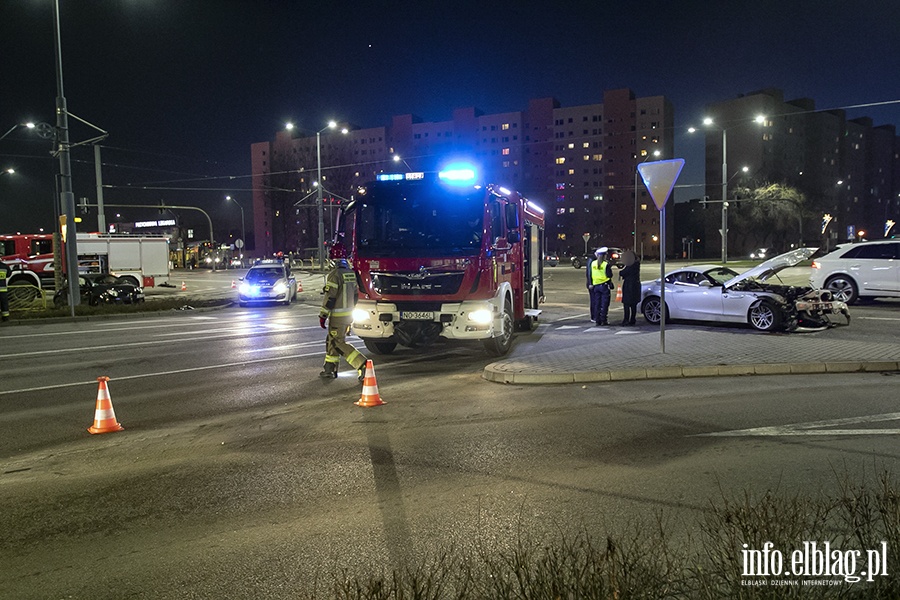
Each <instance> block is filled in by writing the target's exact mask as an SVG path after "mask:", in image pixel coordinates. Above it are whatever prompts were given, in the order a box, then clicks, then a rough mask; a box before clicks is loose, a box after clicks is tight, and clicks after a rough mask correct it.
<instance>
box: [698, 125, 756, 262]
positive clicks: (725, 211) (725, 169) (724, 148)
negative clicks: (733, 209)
mask: <svg viewBox="0 0 900 600" xmlns="http://www.w3.org/2000/svg"><path fill="white" fill-rule="evenodd" d="M765 121H766V118H765V116H763V115H757V116H756V117H755V118H754V119H753V122H754V123H758V124H763V123H765ZM703 125H704V126H705V127H711V128H716V129H719V130H721V131H722V230H721V233H722V264H725V263H727V262H728V128H727V127H717V126H716V125H715V123H714V121H713V120H712V117H706V118H704V119H703ZM695 131H697V130H696V129H695V128H694V127H689V128H688V133H694V132H695Z"/></svg>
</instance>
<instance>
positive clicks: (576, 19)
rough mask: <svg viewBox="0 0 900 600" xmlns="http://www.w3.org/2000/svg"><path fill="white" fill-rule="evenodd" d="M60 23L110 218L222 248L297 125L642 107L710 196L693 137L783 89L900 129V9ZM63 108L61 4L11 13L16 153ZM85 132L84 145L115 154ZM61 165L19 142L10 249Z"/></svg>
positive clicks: (95, 18)
mask: <svg viewBox="0 0 900 600" xmlns="http://www.w3.org/2000/svg"><path fill="white" fill-rule="evenodd" d="M59 3H60V12H61V28H62V54H63V73H64V77H65V90H64V91H65V96H66V99H67V102H68V107H69V111H70V112H71V113H73V114H75V115H77V116H78V117H81V118H82V119H84V120H86V121H89V122H91V123H93V124H95V125H97V126H99V127H101V128H102V129H105V130H107V131H108V132H109V137H108V138H107V139H106V140H105V141H104V142H103V162H104V170H103V176H104V183H106V184H108V185H111V186H113V187H111V188H110V189H107V190H105V192H104V196H105V199H106V202H107V203H115V202H118V203H142V204H143V203H146V204H155V203H156V202H158V201H159V200H165V201H167V202H168V203H170V204H190V205H197V206H200V207H202V208H205V209H206V210H208V211H210V212H211V214H212V216H213V220H214V222H215V227H216V230H217V231H224V230H226V229H236V228H239V227H240V212H239V210H238V209H237V207H235V206H234V205H230V206H229V205H226V204H225V203H224V201H223V200H222V199H223V198H224V196H225V195H226V194H231V195H232V196H235V197H236V198H237V199H238V200H239V201H240V202H241V203H242V204H243V205H244V208H245V211H246V212H247V216H248V229H249V227H250V226H249V211H248V210H247V209H248V208H249V207H250V193H249V191H248V189H249V174H250V144H251V143H253V142H258V141H265V140H269V139H271V138H272V137H273V135H274V133H275V131H276V130H278V129H280V128H282V127H283V125H284V123H285V121H287V120H291V121H293V122H295V123H296V124H298V125H299V126H301V127H304V128H306V129H319V128H321V127H322V126H324V124H325V122H326V121H327V120H328V119H330V118H336V119H338V120H341V121H347V122H350V123H353V124H356V125H359V126H362V127H376V126H382V125H387V124H389V123H390V119H391V117H392V116H393V115H395V114H406V113H413V114H416V115H418V116H420V117H422V118H423V119H425V120H426V121H432V120H438V121H440V120H449V119H450V118H451V113H452V110H453V109H454V108H458V107H463V106H476V107H478V108H479V109H481V110H483V111H484V112H485V113H493V112H507V111H517V110H523V109H524V108H525V107H526V106H527V102H528V99H529V98H537V97H546V96H554V97H556V98H557V99H558V100H559V101H560V102H561V104H562V105H563V106H574V105H580V104H591V103H596V102H601V101H602V93H603V90H606V89H614V88H621V87H630V88H631V89H633V90H634V92H635V94H636V95H637V96H653V95H665V96H667V97H668V98H669V99H670V100H671V101H672V103H673V104H674V107H675V123H676V138H675V149H676V155H677V156H681V157H684V158H685V159H686V160H687V166H686V168H685V171H684V173H683V174H682V176H681V179H680V180H679V184H683V185H691V184H700V183H702V178H703V165H702V162H703V149H702V144H703V142H702V138H688V137H687V136H686V135H682V134H681V133H680V132H682V131H684V130H685V129H686V128H687V126H688V125H689V124H692V123H697V122H698V121H699V119H700V117H701V116H702V114H703V112H704V107H705V106H706V105H707V104H709V103H713V102H717V101H721V100H726V99H729V98H734V97H736V96H737V95H739V94H741V93H747V92H752V91H755V90H759V89H762V88H767V87H776V88H781V89H783V90H784V92H785V98H786V99H793V98H798V97H809V98H812V99H814V100H815V102H816V107H817V108H839V107H845V106H852V105H857V104H865V103H876V102H890V101H895V102H894V103H893V104H888V105H886V106H883V107H872V108H864V109H854V110H850V111H848V116H849V117H850V118H855V117H859V116H871V117H872V118H873V120H874V122H875V124H876V125H880V124H886V123H890V124H894V125H897V126H900V103H897V102H896V101H897V100H900V3H898V2H896V1H895V0H885V1H869V0H858V1H857V2H853V3H848V2H838V1H829V0H824V1H822V0H819V1H815V2H814V1H792V0H777V1H769V0H761V1H756V2H740V1H735V2H672V1H670V2H660V1H648V2H630V1H619V2H606V1H603V0H592V1H581V2H568V1H565V0H560V1H556V2H532V1H530V0H523V1H521V2H506V1H495V2H485V1H482V2H469V1H455V2H441V3H437V2H435V3H432V2H427V1H426V2H390V1H385V2H340V1H329V2H312V1H299V0H298V1H292V2H289V1H277V0H240V1H239V0H77V1H76V0H59ZM55 98H56V80H55V70H54V49H53V19H52V4H51V0H0V135H2V133H3V132H5V131H6V130H7V129H9V128H10V127H12V126H14V125H15V124H16V123H22V122H25V121H29V120H33V121H46V122H48V123H51V124H55V116H54V107H55ZM70 126H71V139H72V141H73V142H75V141H80V140H84V139H87V138H89V137H93V136H94V135H95V134H94V133H93V131H92V130H91V129H89V128H88V127H86V126H84V125H80V124H77V122H76V121H74V120H71V121H70ZM49 150H50V142H48V141H46V140H40V139H39V138H37V137H36V136H35V135H34V133H33V132H30V131H28V130H26V129H24V128H20V129H17V130H16V131H14V132H13V133H12V134H10V135H9V136H8V137H7V138H6V139H4V140H2V141H0V167H2V168H3V169H6V168H7V167H13V168H15V169H16V171H17V172H16V173H15V174H14V175H8V174H3V175H0V233H8V232H13V231H22V232H34V231H36V230H37V229H38V228H39V227H44V228H45V229H46V228H50V227H51V226H52V222H53V219H54V209H53V206H54V202H55V195H54V191H53V181H54V173H55V172H56V169H57V162H56V161H55V159H53V158H52V157H51V156H50V154H49ZM72 159H73V169H74V175H73V185H74V189H75V195H76V198H78V197H81V196H88V197H89V198H90V199H91V200H90V201H92V202H93V199H94V197H95V190H94V185H95V182H94V172H93V164H92V161H93V154H92V152H91V151H90V149H89V148H76V149H75V150H73V154H72ZM146 187H154V188H169V189H152V190H149V189H141V188H146ZM698 189H699V188H698ZM696 195H698V194H697V193H695V192H692V191H691V190H690V189H689V188H688V189H684V190H681V191H679V196H678V197H677V199H680V200H684V199H687V198H690V197H693V196H696ZM108 212H109V211H108ZM121 212H122V213H123V220H136V219H137V220H140V219H149V218H156V217H155V216H154V215H156V211H155V210H150V211H139V210H126V209H122V210H121ZM107 218H108V220H113V219H112V217H111V215H109V214H108V217H107ZM94 219H95V217H91V218H90V220H89V222H91V223H95V222H96V221H95V220H94ZM217 237H222V236H217Z"/></svg>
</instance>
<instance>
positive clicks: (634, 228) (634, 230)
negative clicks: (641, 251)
mask: <svg viewBox="0 0 900 600" xmlns="http://www.w3.org/2000/svg"><path fill="white" fill-rule="evenodd" d="M660 154H661V152H660V151H659V150H654V151H653V153H652V154H648V155H647V158H645V159H644V160H642V161H641V164H643V163H645V162H647V161H648V160H650V157H651V156H652V157H653V158H659V155H660ZM637 221H638V170H637V168H635V169H634V223H632V225H631V229H632V231H631V235H632V237H633V239H632V242H631V249H632V250H633V251H634V252H637ZM585 254H587V253H586V252H585Z"/></svg>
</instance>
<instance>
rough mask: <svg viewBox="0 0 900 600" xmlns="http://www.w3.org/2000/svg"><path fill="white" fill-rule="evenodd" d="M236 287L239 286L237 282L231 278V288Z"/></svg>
mask: <svg viewBox="0 0 900 600" xmlns="http://www.w3.org/2000/svg"><path fill="white" fill-rule="evenodd" d="M236 287H237V282H236V281H235V280H234V279H232V280H231V289H234V288H236Z"/></svg>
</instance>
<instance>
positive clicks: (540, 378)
mask: <svg viewBox="0 0 900 600" xmlns="http://www.w3.org/2000/svg"><path fill="white" fill-rule="evenodd" d="M891 371H900V361H852V362H851V361H848V362H827V363H821V362H817V363H759V364H737V365H681V366H672V367H651V368H646V369H612V370H606V371H575V372H569V373H534V372H530V373H514V372H508V371H501V370H499V369H496V368H495V367H494V366H493V365H488V366H486V367H485V368H484V371H482V373H481V377H482V378H483V379H486V380H487V381H492V382H495V383H509V384H517V385H535V384H537V385H541V384H565V383H598V382H612V381H636V380H645V379H684V378H688V377H733V376H736V375H737V376H746V375H817V374H822V373H827V374H831V373H879V372H881V373H884V372H891Z"/></svg>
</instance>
